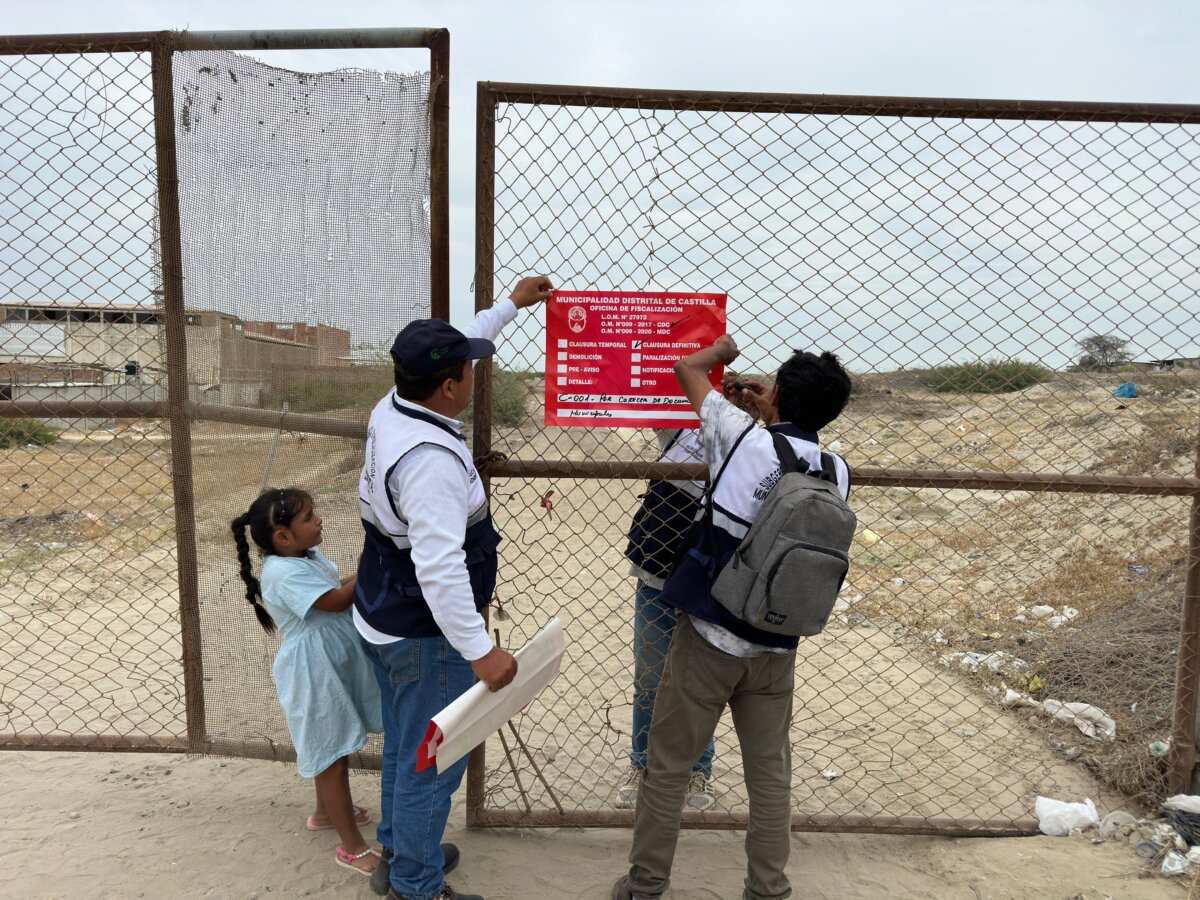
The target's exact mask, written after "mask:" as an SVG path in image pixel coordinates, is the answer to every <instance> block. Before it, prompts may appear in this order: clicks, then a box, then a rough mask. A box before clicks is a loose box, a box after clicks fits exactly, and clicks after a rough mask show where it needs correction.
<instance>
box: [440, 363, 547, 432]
mask: <svg viewBox="0 0 1200 900" xmlns="http://www.w3.org/2000/svg"><path fill="white" fill-rule="evenodd" d="M536 378H537V375H536V374H533V375H532V376H531V373H529V372H510V371H508V370H507V369H497V368H493V369H492V424H494V425H504V426H506V427H509V428H515V427H516V426H518V425H520V424H522V423H523V422H524V421H525V420H526V419H527V418H528V416H529V395H530V388H529V384H530V383H531V381H532V380H533V379H536ZM474 414H475V401H474V400H472V401H471V403H470V404H468V406H467V408H466V409H464V410H463V411H462V414H461V415H460V416H459V417H458V418H459V419H460V420H461V421H463V422H470V421H471V418H472V417H473V416H474Z"/></svg>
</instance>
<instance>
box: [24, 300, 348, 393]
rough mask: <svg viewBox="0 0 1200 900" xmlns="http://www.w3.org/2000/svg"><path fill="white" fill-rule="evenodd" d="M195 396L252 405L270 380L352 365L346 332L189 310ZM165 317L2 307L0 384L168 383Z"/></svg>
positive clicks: (64, 307) (89, 306) (62, 306)
mask: <svg viewBox="0 0 1200 900" xmlns="http://www.w3.org/2000/svg"><path fill="white" fill-rule="evenodd" d="M185 334H186V337H187V374H188V383H189V385H190V386H191V393H192V395H193V397H194V398H195V399H202V400H206V401H208V402H220V403H227V404H236V405H247V406H256V405H258V402H259V397H260V395H261V392H262V389H263V388H264V387H266V386H268V385H269V384H271V383H273V382H274V381H275V380H276V378H277V376H279V375H283V374H286V375H287V376H289V377H298V376H302V375H303V373H305V372H310V373H312V374H319V372H318V371H317V370H325V371H328V370H329V369H345V368H349V366H350V332H349V331H347V330H346V329H343V328H334V327H332V326H329V325H306V324H304V323H301V322H291V323H279V322H254V321H246V320H243V319H239V318H238V317H237V316H234V315H230V314H228V313H221V312H214V311H212V310H189V311H187V313H186V328H185ZM164 342H165V334H164V329H163V327H162V310H161V308H158V307H145V306H139V307H130V306H121V305H116V304H111V303H95V302H88V301H56V302H53V303H51V302H37V301H34V302H20V303H18V302H9V303H4V302H0V382H4V383H22V384H31V383H44V382H51V381H52V382H58V383H107V384H117V383H126V384H128V383H135V384H138V383H141V384H165V383H166V350H165V343H164Z"/></svg>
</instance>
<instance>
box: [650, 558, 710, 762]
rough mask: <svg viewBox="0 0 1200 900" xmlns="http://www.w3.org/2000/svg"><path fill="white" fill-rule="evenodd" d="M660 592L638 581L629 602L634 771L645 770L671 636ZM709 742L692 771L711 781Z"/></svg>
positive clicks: (670, 618) (671, 612)
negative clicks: (631, 644) (631, 601)
mask: <svg viewBox="0 0 1200 900" xmlns="http://www.w3.org/2000/svg"><path fill="white" fill-rule="evenodd" d="M661 593H662V591H660V590H659V589H658V588H652V587H650V586H649V585H648V584H646V583H645V582H644V581H642V580H641V579H640V578H639V579H638V583H637V592H636V593H635V594H634V601H633V748H632V752H631V753H630V754H629V764H630V765H631V766H633V767H634V768H635V769H644V768H646V745H647V742H648V740H649V737H650V723H651V722H652V721H653V719H654V700H655V698H656V697H657V695H658V684H659V682H660V681H662V676H663V668H664V667H665V666H666V664H667V651H668V650H670V649H671V635H672V634H674V633H675V609H674V608H673V607H670V606H666V605H665V604H663V603H661V602H660V601H659V599H658V598H659V595H660V594H661ZM712 761H713V742H712V738H711V737H710V738H709V741H708V746H707V747H705V749H704V752H703V753H702V754H701V755H700V759H699V761H698V762H697V763H696V764H695V765H694V766H693V767H692V769H693V771H696V772H703V773H704V777H705V778H712Z"/></svg>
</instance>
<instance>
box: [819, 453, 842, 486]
mask: <svg viewBox="0 0 1200 900" xmlns="http://www.w3.org/2000/svg"><path fill="white" fill-rule="evenodd" d="M817 477H818V478H820V479H821V480H822V481H828V482H829V483H830V484H832V485H833V486H834V487H841V485H839V484H838V480H837V462H835V461H834V458H833V454H832V453H826V452H824V451H821V474H820V475H818V476H817Z"/></svg>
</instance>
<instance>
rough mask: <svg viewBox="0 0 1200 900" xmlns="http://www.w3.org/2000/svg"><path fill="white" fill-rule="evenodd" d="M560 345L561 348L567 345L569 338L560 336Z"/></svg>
mask: <svg viewBox="0 0 1200 900" xmlns="http://www.w3.org/2000/svg"><path fill="white" fill-rule="evenodd" d="M558 346H559V347H560V348H561V347H565V346H567V339H566V338H559V339H558Z"/></svg>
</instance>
